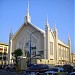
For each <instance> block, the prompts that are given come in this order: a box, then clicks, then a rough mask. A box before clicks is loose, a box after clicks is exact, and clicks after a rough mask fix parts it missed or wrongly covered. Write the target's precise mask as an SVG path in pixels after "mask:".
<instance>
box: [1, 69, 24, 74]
mask: <svg viewBox="0 0 75 75" xmlns="http://www.w3.org/2000/svg"><path fill="white" fill-rule="evenodd" d="M0 75H23V74H21V73H17V72H10V71H6V70H3V69H0Z"/></svg>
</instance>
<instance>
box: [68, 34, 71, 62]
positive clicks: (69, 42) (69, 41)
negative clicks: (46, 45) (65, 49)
mask: <svg viewBox="0 0 75 75" xmlns="http://www.w3.org/2000/svg"><path fill="white" fill-rule="evenodd" d="M68 46H69V63H71V40H70V36H69V35H68Z"/></svg>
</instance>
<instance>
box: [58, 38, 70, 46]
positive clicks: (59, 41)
mask: <svg viewBox="0 0 75 75" xmlns="http://www.w3.org/2000/svg"><path fill="white" fill-rule="evenodd" d="M58 43H59V44H61V45H63V46H66V47H69V46H68V45H67V44H65V43H63V42H62V41H61V40H59V39H58Z"/></svg>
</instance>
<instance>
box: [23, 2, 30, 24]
mask: <svg viewBox="0 0 75 75" xmlns="http://www.w3.org/2000/svg"><path fill="white" fill-rule="evenodd" d="M24 22H25V23H27V22H31V18H30V15H29V1H28V7H27V12H26V16H25V21H24Z"/></svg>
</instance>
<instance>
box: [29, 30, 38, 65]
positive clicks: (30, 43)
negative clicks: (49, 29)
mask: <svg viewBox="0 0 75 75" xmlns="http://www.w3.org/2000/svg"><path fill="white" fill-rule="evenodd" d="M37 32H39V31H34V32H32V33H31V34H30V64H31V49H32V47H31V36H32V34H34V33H37Z"/></svg>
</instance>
